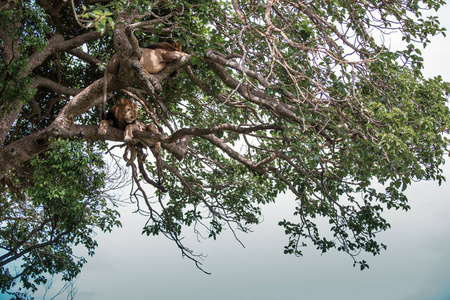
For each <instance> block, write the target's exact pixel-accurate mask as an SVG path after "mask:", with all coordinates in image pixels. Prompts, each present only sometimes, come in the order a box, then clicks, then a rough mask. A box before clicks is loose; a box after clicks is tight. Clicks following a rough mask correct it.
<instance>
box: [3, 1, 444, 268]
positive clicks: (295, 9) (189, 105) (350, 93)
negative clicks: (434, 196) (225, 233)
mask: <svg viewBox="0 0 450 300" xmlns="http://www.w3.org/2000/svg"><path fill="white" fill-rule="evenodd" d="M443 4H445V1H439V0H435V1H431V0H430V1H384V2H380V1H372V0H368V1H340V0H336V1H320V0H317V1H272V0H269V1H267V2H261V1H237V0H232V1H231V2H230V1H194V0H192V1H186V0H184V1H182V0H180V1H176V0H166V1H163V0H157V1H154V2H151V1H143V0H135V1H132V0H127V1H125V0H123V1H119V0H117V1H89V0H85V1H72V3H68V2H65V1H63V0H55V1H52V2H50V1H48V0H35V1H32V2H31V3H28V2H26V1H23V2H22V1H9V2H8V4H7V5H4V6H2V7H1V18H0V20H1V21H0V22H1V30H0V37H1V39H2V43H1V46H0V47H1V48H0V49H1V56H2V61H1V68H2V69H1V71H2V72H1V73H0V74H1V75H0V76H2V80H1V82H0V84H1V86H0V90H1V94H0V107H1V113H2V119H1V121H0V124H1V126H0V140H1V141H2V144H3V147H2V149H1V150H0V178H1V183H2V190H3V193H2V205H12V204H14V203H17V201H18V200H17V199H18V195H21V194H23V193H26V195H27V197H26V201H27V203H29V204H30V205H36V204H35V203H36V200H35V197H38V196H39V197H41V196H42V195H40V194H39V191H40V188H39V183H40V180H44V179H43V178H42V177H40V175H39V174H36V173H33V174H28V175H27V176H24V173H23V172H24V170H26V168H27V167H28V166H29V165H30V164H31V165H32V166H33V161H36V157H41V156H44V157H46V156H48V155H49V154H48V153H52V152H51V151H53V150H52V149H53V148H52V141H53V140H55V139H57V140H84V141H86V142H87V143H80V145H84V147H86V148H85V149H84V150H81V149H80V150H77V151H74V152H71V151H68V152H69V153H68V157H71V158H73V157H74V155H76V153H80V151H81V152H82V151H87V150H86V149H91V150H92V149H93V148H92V147H94V149H101V150H103V149H104V148H103V146H104V145H105V141H119V142H120V141H123V132H122V131H121V130H118V129H114V128H113V129H111V130H109V131H108V132H107V134H106V135H99V134H98V133H97V124H98V122H99V120H98V117H97V116H98V113H96V112H95V111H94V110H95V109H93V108H94V107H95V106H96V105H98V104H100V103H101V98H102V97H101V95H102V88H103V78H102V76H103V71H102V70H103V68H104V66H105V63H106V62H107V61H108V57H111V55H112V54H113V52H114V51H113V50H114V49H115V50H116V51H117V53H118V55H119V56H120V57H122V63H121V66H120V68H121V69H120V71H119V74H118V76H110V77H109V79H108V92H109V94H108V97H109V98H111V99H110V100H109V101H108V105H109V106H111V105H112V103H114V101H115V100H116V99H119V98H123V97H131V98H133V99H135V100H136V101H138V102H139V104H140V114H141V115H140V119H141V120H142V121H143V122H144V123H153V124H155V125H156V126H157V128H158V130H159V132H160V134H155V133H146V132H138V133H136V134H135V139H134V140H133V141H131V142H129V146H128V148H129V147H136V148H137V149H138V151H139V155H138V157H137V161H135V162H131V163H130V169H131V177H132V180H133V182H134V185H133V187H134V190H133V191H132V192H131V195H130V196H131V197H132V198H133V199H134V200H135V201H136V204H137V207H138V210H139V212H141V213H142V214H145V215H147V216H148V222H147V223H146V225H145V227H144V229H143V233H145V234H147V235H157V234H164V235H165V236H167V237H168V238H169V239H171V240H173V241H174V242H175V243H176V245H177V246H178V247H179V248H180V250H181V251H182V254H183V255H185V256H187V257H189V258H191V259H192V260H193V261H194V262H195V263H196V264H197V266H199V264H200V263H199V261H198V259H197V257H196V254H195V253H193V252H192V251H191V250H190V249H189V248H187V247H186V245H184V244H183V243H182V237H183V229H184V228H186V227H193V228H194V230H195V232H196V233H198V235H200V236H202V237H209V238H215V237H216V236H217V235H218V234H220V233H221V231H222V230H223V228H224V227H229V228H231V229H232V230H236V229H238V230H241V231H244V232H247V231H248V229H249V228H250V226H251V225H252V224H257V223H258V222H259V221H260V219H261V218H260V217H261V211H260V206H261V205H263V204H265V203H269V202H272V201H275V199H276V198H277V197H278V196H279V195H281V194H283V193H286V192H289V193H293V194H294V195H295V197H296V200H297V202H298V206H297V209H296V211H295V212H294V215H295V216H296V217H297V218H298V221H297V222H292V221H288V220H283V221H281V222H280V225H281V226H283V227H284V228H285V232H286V234H287V235H288V237H289V240H288V244H287V245H286V246H285V253H290V254H295V255H301V253H302V252H301V248H302V247H303V246H306V245H307V244H308V243H312V244H313V245H314V246H316V247H317V248H318V250H319V251H321V252H326V251H328V250H330V249H333V248H335V249H337V250H338V251H343V252H346V253H348V254H349V255H351V256H352V258H353V260H354V263H355V264H359V265H360V266H361V268H362V269H364V268H366V267H368V265H367V263H366V261H364V260H361V261H358V260H357V259H356V256H357V254H358V253H360V252H361V251H366V252H368V253H372V254H374V255H375V254H379V253H380V251H381V250H382V249H384V248H386V246H385V245H384V244H382V243H379V242H378V241H376V239H375V238H376V234H377V233H379V232H380V231H384V230H386V229H388V228H389V223H388V222H387V220H385V219H384V218H383V216H382V212H383V210H385V209H392V208H394V209H404V210H408V208H409V206H408V200H407V198H406V197H405V195H404V193H403V192H404V191H405V189H406V188H407V187H408V186H409V185H410V184H411V182H412V181H416V180H424V179H425V180H437V181H438V182H441V181H442V180H444V178H443V176H442V171H441V169H440V166H441V165H442V164H443V162H444V155H445V154H446V153H447V151H448V139H447V138H446V137H445V135H444V134H445V133H448V130H449V124H450V119H449V110H448V108H447V106H446V103H447V96H448V93H449V86H448V84H447V83H446V82H443V81H442V79H441V78H440V77H436V78H432V79H427V78H424V76H423V75H422V73H421V69H422V68H423V59H422V57H421V52H420V49H421V47H425V46H426V45H427V44H428V43H429V38H430V36H433V35H437V34H444V32H445V29H444V28H441V27H440V25H439V21H438V20H437V18H436V17H434V16H432V15H431V16H424V15H423V14H424V13H428V11H435V10H437V9H439V7H440V6H441V5H443ZM394 33H395V34H397V35H398V36H399V38H400V37H401V40H402V45H401V46H399V47H400V48H399V50H396V49H389V48H388V47H387V46H386V45H387V44H388V43H387V42H386V41H385V38H386V37H387V36H388V35H389V34H394ZM161 41H169V42H172V41H179V42H181V44H182V46H183V49H184V52H186V53H187V54H188V55H186V56H185V57H183V58H182V59H180V60H178V61H176V62H174V63H170V64H168V65H167V66H166V67H165V68H164V69H163V70H162V71H161V72H159V73H157V74H153V75H151V76H146V75H145V73H144V72H143V70H142V67H141V66H140V65H139V63H138V60H139V55H140V52H139V48H138V45H139V46H141V47H145V46H147V45H149V44H150V43H152V42H161ZM177 70H181V72H180V74H179V75H178V77H176V78H170V77H169V76H168V75H169V74H172V73H173V72H174V71H177ZM143 138H146V139H151V140H153V141H155V142H160V143H161V145H162V148H163V150H162V152H161V153H160V156H158V155H156V159H155V158H153V153H152V152H150V151H148V149H147V150H145V149H142V147H141V146H140V144H139V141H142V139H143ZM106 145H110V144H109V143H108V144H106ZM125 151H126V150H125ZM125 154H126V153H125ZM46 163H47V165H48V168H50V167H52V168H53V167H55V168H57V169H58V168H61V166H62V162H61V161H48V162H46ZM86 169H88V166H86V165H83V170H86ZM98 170H99V171H100V170H101V169H98ZM374 182H379V183H381V184H382V185H383V186H384V188H383V189H382V190H377V189H375V188H374V187H373V183H374ZM53 183H55V184H56V185H55V189H56V190H62V191H66V190H67V189H69V188H70V187H67V186H59V181H58V180H56V181H54V182H53ZM147 186H150V187H152V186H156V187H157V188H156V189H153V188H152V189H150V190H149V189H148V188H147ZM100 188H101V187H100V186H92V187H89V189H90V190H91V191H99V190H100ZM76 189H80V190H83V187H82V186H77V187H76ZM31 191H33V193H35V194H33V193H31ZM83 191H85V192H86V193H88V192H87V191H86V190H83ZM29 193H31V194H29ZM82 195H86V194H83V193H82ZM80 199H85V198H83V197H82V198H76V199H73V200H72V203H73V204H74V205H75V206H77V205H76V203H81V202H79V201H81V200H80ZM33 201H34V202H33ZM50 202H51V201H50ZM91 213H92V212H91ZM319 217H320V218H326V219H328V220H329V224H330V227H329V228H323V229H322V228H321V231H320V232H319V228H318V227H317V226H316V224H315V219H316V218H319ZM111 220H112V219H110V221H111ZM113 223H114V222H113V221H112V222H111V224H113ZM1 224H2V226H3V224H5V222H4V221H3V220H2V223H1ZM63 224H64V222H63ZM94 224H97V225H98V224H99V223H98V222H97V221H94ZM78 225H79V227H77V228H78V229H80V230H81V227H80V226H85V224H84V223H80V224H78ZM58 226H59V225H58ZM61 226H65V225H61ZM59 228H60V227H58V229H59ZM108 228H109V227H108ZM199 267H200V266H199Z"/></svg>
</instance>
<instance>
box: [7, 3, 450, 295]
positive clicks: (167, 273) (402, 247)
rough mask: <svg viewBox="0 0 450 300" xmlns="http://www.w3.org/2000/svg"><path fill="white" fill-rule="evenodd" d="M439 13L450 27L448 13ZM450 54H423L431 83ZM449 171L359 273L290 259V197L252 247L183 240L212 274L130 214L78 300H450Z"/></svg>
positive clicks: (93, 263)
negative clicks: (285, 225)
mask: <svg viewBox="0 0 450 300" xmlns="http://www.w3.org/2000/svg"><path fill="white" fill-rule="evenodd" d="M439 15H440V19H441V23H442V24H443V26H445V27H447V28H449V29H450V20H449V19H448V16H450V7H449V6H446V7H444V8H443V9H442V10H441V11H440V13H439ZM448 49H450V40H449V38H445V39H444V38H442V37H440V38H434V39H433V40H432V43H431V44H430V45H429V46H428V47H427V48H426V49H425V51H423V53H424V56H425V74H426V75H427V76H435V75H439V74H440V75H442V76H443V78H444V79H445V80H446V81H450V60H449V50H448ZM444 169H445V175H446V177H447V178H449V183H444V184H443V185H442V186H440V187H439V186H438V184H437V183H435V182H420V183H415V184H413V185H412V186H411V187H410V188H409V189H408V191H407V195H408V196H409V200H410V204H411V210H410V211H408V212H404V211H390V212H387V213H386V214H385V218H387V219H388V221H389V222H390V223H391V225H392V229H391V230H389V231H387V232H385V233H382V234H380V235H379V236H378V240H379V241H381V242H383V243H385V244H387V245H388V248H387V251H383V252H382V254H381V256H377V257H372V256H367V257H366V258H367V260H368V262H369V264H370V269H369V270H366V271H363V272H361V271H359V269H358V268H353V267H352V261H351V259H350V257H348V256H347V255H345V254H343V253H337V252H335V251H331V252H329V253H326V254H324V255H320V253H319V252H317V251H316V250H315V249H314V248H313V247H309V248H306V251H305V252H304V256H303V257H302V258H296V257H294V256H286V255H284V254H283V246H284V245H285V244H286V241H287V239H286V236H285V235H284V233H283V230H282V228H280V227H279V226H277V222H278V221H279V220H281V219H283V218H288V217H289V216H290V215H291V212H292V211H293V210H292V207H293V205H294V203H293V198H292V197H289V196H287V197H285V198H283V199H282V198H280V199H279V201H278V203H277V204H271V205H267V206H266V207H265V208H264V209H263V213H264V217H265V221H264V222H263V223H262V224H261V225H259V226H255V227H254V228H253V230H254V232H253V233H251V234H247V235H245V234H240V236H239V237H240V239H241V241H242V242H243V243H244V244H245V246H246V248H245V249H244V248H242V247H241V246H240V244H239V243H238V242H236V241H235V240H234V238H233V236H232V234H231V232H229V231H227V232H224V233H223V234H222V235H221V236H219V238H218V240H217V241H202V242H201V243H197V242H196V241H195V240H194V239H190V240H188V242H186V244H187V245H189V246H190V247H191V248H192V249H193V250H195V251H196V252H197V253H199V252H203V253H204V254H207V255H208V257H206V259H205V261H204V265H203V267H204V268H205V269H206V270H208V271H210V272H212V273H213V274H212V275H210V276H208V275H204V274H203V273H201V272H200V271H199V270H197V269H196V268H195V266H194V265H193V264H192V263H191V262H190V261H188V260H186V259H182V258H181V255H180V252H179V250H178V249H177V248H176V247H175V245H174V244H173V243H171V242H170V241H168V240H166V239H165V238H162V237H146V236H142V235H141V234H140V233H141V229H142V226H143V225H144V223H145V221H146V220H145V218H143V217H141V216H139V215H136V214H132V211H133V209H132V208H125V209H123V211H122V212H121V213H122V222H123V228H119V229H116V230H115V231H114V232H113V233H112V234H100V235H99V236H98V237H97V240H98V242H99V247H98V249H97V251H96V255H95V256H94V257H93V258H88V260H89V263H88V264H87V265H86V266H85V267H84V268H83V271H82V274H81V276H80V277H79V278H78V280H77V282H76V286H77V287H78V289H79V290H78V293H77V297H76V299H83V300H91V299H96V300H97V299H100V300H101V299H108V300H123V299H133V300H141V299H156V300H158V299H187V300H189V299H195V300H203V299H204V300H222V299H223V300H228V299H233V300H239V299H243V300H244V299H245V300H294V299H295V300H297V299H316V300H322V299H337V300H339V299H346V300H353V299H354V300H360V299H364V300H372V299H373V300H380V299H383V300H449V299H450V259H449V255H450V217H449V215H450V161H449V162H448V164H447V165H445V166H444ZM55 285H56V284H55ZM50 298H51V297H47V299H50ZM0 299H2V297H1V296H0ZM37 299H39V298H37ZM57 299H65V298H57Z"/></svg>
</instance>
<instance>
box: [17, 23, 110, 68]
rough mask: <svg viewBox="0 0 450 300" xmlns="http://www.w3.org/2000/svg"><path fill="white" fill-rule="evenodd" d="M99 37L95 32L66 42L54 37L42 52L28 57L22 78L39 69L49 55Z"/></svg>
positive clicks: (60, 37)
mask: <svg viewBox="0 0 450 300" xmlns="http://www.w3.org/2000/svg"><path fill="white" fill-rule="evenodd" d="M100 37H101V35H100V33H98V32H96V31H92V32H88V33H84V34H81V35H79V36H76V37H74V38H72V39H70V40H67V41H66V40H64V38H63V37H62V36H61V35H55V36H54V37H52V38H51V39H50V40H49V43H48V45H47V47H45V49H44V51H41V50H37V51H36V52H34V53H33V54H32V55H31V56H30V57H29V63H28V68H26V69H25V71H24V76H27V75H28V74H30V73H31V72H32V71H33V70H34V69H35V68H37V67H39V66H40V65H41V64H42V62H43V61H44V60H45V59H46V58H47V57H49V56H50V55H52V54H54V53H58V52H61V51H66V50H69V49H73V48H76V47H79V46H81V45H83V44H84V43H87V42H90V41H94V40H97V39H99V38H100Z"/></svg>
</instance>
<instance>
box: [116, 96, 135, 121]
mask: <svg viewBox="0 0 450 300" xmlns="http://www.w3.org/2000/svg"><path fill="white" fill-rule="evenodd" d="M114 115H115V117H116V119H117V120H118V121H119V122H120V123H124V124H131V123H133V122H134V121H136V118H137V105H136V103H134V102H133V101H131V100H130V99H120V100H119V101H117V103H116V104H115V109H114Z"/></svg>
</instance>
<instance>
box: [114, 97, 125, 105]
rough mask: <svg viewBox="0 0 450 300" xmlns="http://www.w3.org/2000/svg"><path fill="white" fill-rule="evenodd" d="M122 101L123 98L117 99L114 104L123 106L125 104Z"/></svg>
mask: <svg viewBox="0 0 450 300" xmlns="http://www.w3.org/2000/svg"><path fill="white" fill-rule="evenodd" d="M124 102H125V99H119V100H117V102H116V105H119V106H123V105H124V104H125V103H124Z"/></svg>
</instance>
